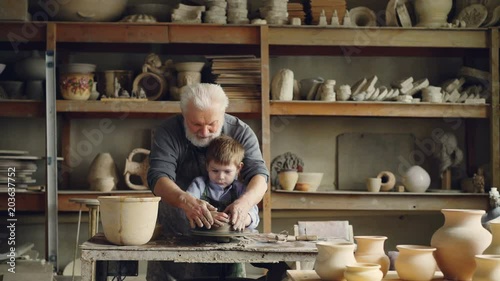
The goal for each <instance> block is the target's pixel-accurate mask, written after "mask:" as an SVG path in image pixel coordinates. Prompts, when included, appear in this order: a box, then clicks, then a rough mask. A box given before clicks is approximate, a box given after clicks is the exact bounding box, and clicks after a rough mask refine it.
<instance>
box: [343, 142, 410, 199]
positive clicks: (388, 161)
mask: <svg viewBox="0 0 500 281" xmlns="http://www.w3.org/2000/svg"><path fill="white" fill-rule="evenodd" d="M414 149H415V137H414V136H413V135H411V134H377V133H345V134H341V135H339V136H337V170H338V173H337V189H339V190H366V184H365V181H366V179H367V178H370V177H376V176H377V175H378V174H379V173H380V172H381V171H391V172H393V173H394V174H395V175H397V174H398V168H399V165H400V163H401V157H402V158H403V159H408V157H409V156H410V155H411V153H412V151H414Z"/></svg>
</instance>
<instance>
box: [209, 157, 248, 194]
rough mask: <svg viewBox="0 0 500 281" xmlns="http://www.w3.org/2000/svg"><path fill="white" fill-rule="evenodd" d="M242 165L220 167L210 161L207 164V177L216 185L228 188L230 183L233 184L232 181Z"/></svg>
mask: <svg viewBox="0 0 500 281" xmlns="http://www.w3.org/2000/svg"><path fill="white" fill-rule="evenodd" d="M242 165H243V163H240V164H239V165H235V164H230V165H221V164H218V163H215V161H210V163H208V167H207V169H208V177H209V178H210V181H211V182H213V183H215V184H217V185H218V186H220V187H222V188H226V187H228V186H229V185H230V184H231V183H233V181H234V179H235V178H236V176H237V175H238V173H239V172H240V169H241V167H242Z"/></svg>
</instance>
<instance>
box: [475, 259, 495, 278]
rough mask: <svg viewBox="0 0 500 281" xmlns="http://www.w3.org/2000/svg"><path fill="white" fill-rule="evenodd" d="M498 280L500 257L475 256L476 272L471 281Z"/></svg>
mask: <svg viewBox="0 0 500 281" xmlns="http://www.w3.org/2000/svg"><path fill="white" fill-rule="evenodd" d="M496 280H500V255H476V271H475V272H474V275H473V276H472V281H496Z"/></svg>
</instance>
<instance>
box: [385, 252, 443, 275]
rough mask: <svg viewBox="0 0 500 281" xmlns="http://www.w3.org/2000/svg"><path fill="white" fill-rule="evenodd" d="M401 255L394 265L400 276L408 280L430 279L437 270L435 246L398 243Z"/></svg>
mask: <svg viewBox="0 0 500 281" xmlns="http://www.w3.org/2000/svg"><path fill="white" fill-rule="evenodd" d="M396 248H397V249H398V250H399V255H398V257H397V258H396V261H395V262H394V266H395V268H396V271H397V273H398V276H399V278H401V279H403V280H407V281H430V280H432V278H433V277H434V273H435V272H436V267H437V263H436V260H435V259H434V255H433V252H434V251H436V248H434V247H428V246H418V245H397V246H396Z"/></svg>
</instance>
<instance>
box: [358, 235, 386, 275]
mask: <svg viewBox="0 0 500 281" xmlns="http://www.w3.org/2000/svg"><path fill="white" fill-rule="evenodd" d="M354 239H355V240H356V243H357V245H358V248H357V249H356V252H355V253H354V257H355V258H356V261H357V262H358V263H374V264H378V265H380V271H382V273H383V276H385V275H386V274H387V271H389V265H390V261H389V257H388V256H387V255H386V254H385V251H384V242H385V240H387V237H385V236H354Z"/></svg>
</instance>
